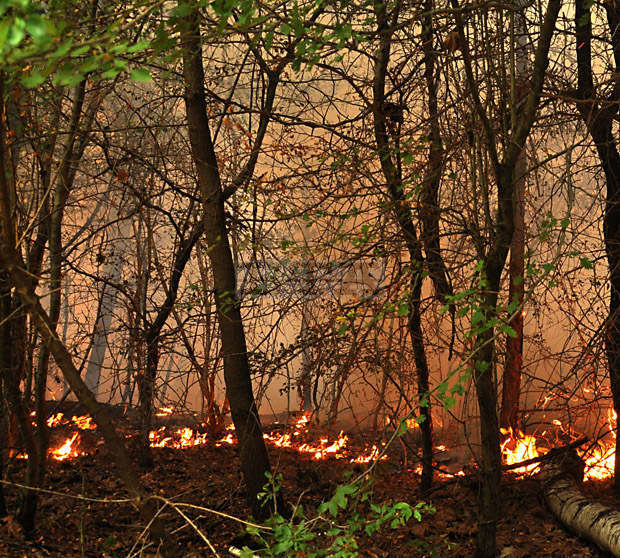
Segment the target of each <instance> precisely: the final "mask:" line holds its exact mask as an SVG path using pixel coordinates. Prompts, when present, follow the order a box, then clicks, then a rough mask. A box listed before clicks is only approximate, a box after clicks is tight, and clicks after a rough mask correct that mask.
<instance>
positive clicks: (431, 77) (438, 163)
mask: <svg viewBox="0 0 620 558" xmlns="http://www.w3.org/2000/svg"><path fill="white" fill-rule="evenodd" d="M434 8H435V2H434V0H425V1H424V12H425V15H424V17H423V21H422V52H423V53H424V77H425V80H426V89H427V93H428V125H429V139H430V143H429V147H428V167H427V171H426V175H425V177H424V182H423V183H422V191H421V194H420V219H421V221H422V231H421V233H420V237H421V239H422V243H423V244H424V252H425V253H426V264H427V267H428V274H429V276H430V278H431V280H432V281H433V285H434V287H435V293H436V296H437V299H438V300H439V301H441V302H444V303H445V302H446V301H447V300H448V298H447V297H450V296H452V295H453V294H454V292H453V290H452V285H451V284H450V281H449V280H448V270H447V269H446V264H445V262H444V260H443V258H442V256H441V243H440V238H439V218H440V215H441V210H440V207H439V187H440V185H441V175H442V172H443V168H444V157H445V152H444V149H443V143H442V139H441V128H440V126H439V104H438V100H437V83H438V74H437V69H438V67H437V66H438V65H437V57H438V54H437V50H436V48H435V46H434V44H433V42H434V35H435V30H434V25H433V10H434ZM449 311H450V317H451V321H452V335H451V341H450V353H451V352H452V350H451V349H452V346H453V343H454V328H455V305H454V304H450V305H449Z"/></svg>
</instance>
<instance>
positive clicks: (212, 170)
mask: <svg viewBox="0 0 620 558" xmlns="http://www.w3.org/2000/svg"><path fill="white" fill-rule="evenodd" d="M188 22H189V23H187V27H186V28H185V29H184V30H183V32H182V42H183V72H184V76H185V106H186V113H187V126H188V131H189V139H190V145H191V152H192V156H193V159H194V164H195V166H196V170H197V173H198V182H199V185H200V190H201V195H202V204H203V212H204V214H203V219H204V238H205V241H206V243H207V245H208V247H209V254H208V255H209V260H210V263H211V269H212V271H213V283H214V291H215V303H216V309H217V316H218V321H219V325H220V334H221V341H222V355H223V359H224V380H225V383H226V392H227V396H228V400H229V402H230V411H231V416H232V420H233V424H234V425H235V432H236V434H237V439H238V443H239V453H240V457H241V469H242V471H243V476H244V479H245V484H246V489H247V497H248V503H249V504H250V506H251V507H252V512H253V514H254V516H255V517H256V518H257V519H263V518H265V517H266V516H267V515H269V513H270V512H271V511H273V510H270V509H269V507H268V506H269V505H271V501H270V502H267V503H264V502H263V503H261V502H260V501H259V499H258V494H259V493H260V492H261V491H262V490H263V486H264V485H265V483H266V482H267V479H266V473H268V472H270V470H271V467H270V465H269V456H268V454H267V448H266V446H265V441H264V439H263V435H262V427H261V423H260V419H259V416H258V409H257V407H256V402H255V400H254V394H253V391H252V380H251V376H250V365H249V361H248V352H247V346H246V340H245V331H244V328H243V321H242V318H241V308H240V303H239V300H238V299H237V288H236V276H235V269H234V263H233V257H232V252H231V249H230V244H229V241H228V230H227V227H226V219H225V209H224V201H225V198H224V192H223V191H222V184H221V179H220V173H219V168H218V164H217V159H216V154H215V148H214V146H213V141H212V139H211V131H210V127H209V117H208V113H207V106H206V97H205V90H204V79H205V76H204V69H203V65H202V43H201V33H200V15H199V13H198V12H197V11H195V12H193V13H192V14H191V16H190V17H189V19H188Z"/></svg>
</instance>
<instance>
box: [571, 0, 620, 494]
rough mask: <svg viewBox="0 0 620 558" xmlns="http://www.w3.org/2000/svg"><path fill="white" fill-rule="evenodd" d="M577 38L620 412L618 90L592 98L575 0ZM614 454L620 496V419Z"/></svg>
mask: <svg viewBox="0 0 620 558" xmlns="http://www.w3.org/2000/svg"><path fill="white" fill-rule="evenodd" d="M605 9H606V11H607V23H608V27H609V33H610V37H611V42H612V47H613V53H614V60H615V65H616V70H617V69H618V68H620V7H619V6H618V5H617V4H616V3H610V4H605ZM575 30H576V33H575V39H576V43H575V44H576V48H577V99H578V101H577V108H578V109H579V112H580V114H581V117H582V119H583V121H584V123H585V125H586V127H587V129H588V133H589V134H590V137H591V138H592V140H593V141H594V144H595V145H596V150H597V152H598V156H599V159H600V161H601V166H602V167H603V172H604V174H605V181H606V183H607V194H606V199H605V210H604V217H603V235H604V238H605V251H606V252H607V262H608V264H609V283H610V291H611V293H610V297H609V314H608V317H607V331H606V337H605V352H606V354H607V364H608V366H609V381H610V384H611V392H612V397H613V404H614V409H615V411H616V413H620V153H618V148H617V144H616V141H615V140H614V137H613V120H614V118H615V116H616V114H617V112H618V100H619V99H620V89H619V88H618V87H617V86H616V87H615V89H614V92H613V93H612V98H611V99H609V100H607V101H606V102H605V103H603V104H602V105H600V106H599V105H598V103H597V102H596V101H595V100H594V80H593V77H592V55H591V43H592V23H591V19H590V4H589V3H588V2H585V1H584V0H577V3H576V6H575ZM616 429H617V430H616V456H615V471H616V474H615V475H614V491H615V493H616V495H617V496H620V475H619V474H618V473H617V471H620V421H617V426H616Z"/></svg>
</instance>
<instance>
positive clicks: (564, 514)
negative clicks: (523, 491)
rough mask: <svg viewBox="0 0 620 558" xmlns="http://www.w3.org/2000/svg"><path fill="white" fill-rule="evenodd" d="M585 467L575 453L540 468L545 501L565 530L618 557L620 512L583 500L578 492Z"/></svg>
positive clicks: (556, 457)
mask: <svg viewBox="0 0 620 558" xmlns="http://www.w3.org/2000/svg"><path fill="white" fill-rule="evenodd" d="M584 468H585V464H584V462H583V460H582V459H581V458H580V457H579V456H578V455H577V452H576V451H575V450H574V449H570V450H567V451H564V452H562V453H559V454H557V455H555V456H554V458H553V459H550V460H546V461H544V462H543V463H542V464H541V469H540V473H539V475H538V478H539V479H540V480H541V481H542V483H543V494H544V497H545V501H546V502H547V505H548V506H549V509H550V510H551V513H552V514H553V515H554V516H555V518H556V519H557V520H558V521H559V522H560V523H562V524H563V525H564V526H565V527H566V528H567V529H569V530H570V531H572V532H574V533H576V534H578V535H579V536H581V537H583V538H584V539H587V540H589V541H592V542H593V543H594V544H596V545H597V546H598V547H599V548H601V549H602V550H604V551H606V552H609V553H611V554H612V555H613V556H617V557H620V511H618V510H615V509H613V508H610V507H608V506H604V505H602V504H600V503H598V502H594V501H592V500H589V499H588V498H586V497H584V496H583V494H582V493H581V492H580V490H579V486H580V485H581V483H582V481H583V472H584Z"/></svg>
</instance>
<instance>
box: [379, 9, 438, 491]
mask: <svg viewBox="0 0 620 558" xmlns="http://www.w3.org/2000/svg"><path fill="white" fill-rule="evenodd" d="M386 10H387V8H386V5H385V4H384V3H383V2H377V3H376V4H375V14H376V17H377V32H378V35H379V52H378V56H377V58H376V62H375V76H374V83H373V116H374V128H375V141H376V143H377V151H378V155H379V159H380V163H381V169H382V171H383V175H384V177H385V180H386V183H387V184H386V186H387V191H388V195H389V197H390V200H391V202H392V206H393V208H392V209H393V212H394V216H395V220H396V222H397V224H398V227H399V229H400V233H401V235H402V238H403V240H404V242H405V245H406V246H407V251H408V253H409V267H410V270H409V272H410V274H411V278H410V280H409V294H408V303H407V305H408V312H409V319H408V323H407V327H408V330H409V336H410V338H411V345H412V348H413V355H414V362H415V367H416V375H417V389H418V397H419V404H420V411H419V416H420V419H421V420H420V432H421V434H422V476H421V479H420V490H421V491H422V492H425V491H427V490H428V489H429V488H430V487H431V484H432V481H433V421H432V415H431V404H430V399H429V395H428V394H429V391H428V390H429V370H428V362H427V359H426V350H425V347H424V336H423V334H422V324H421V317H420V294H421V292H422V277H423V274H422V266H423V263H424V260H423V255H422V245H421V243H420V241H419V239H418V236H417V232H416V228H415V225H414V223H413V216H412V214H411V209H410V207H409V204H408V202H407V200H406V198H405V192H404V184H403V180H402V170H401V164H400V157H401V153H400V146H399V136H400V122H399V120H402V112H401V114H400V118H398V116H397V117H396V118H394V115H388V114H387V113H388V104H387V103H386V100H385V80H386V75H387V70H388V64H389V61H390V50H391V45H392V34H393V33H394V29H395V28H396V24H397V22H398V16H399V9H398V8H395V9H394V11H393V14H392V21H391V22H390V20H389V17H388V13H387V11H386ZM401 110H402V107H401ZM390 135H392V136H393V140H394V144H395V145H394V147H393V148H392V147H391V145H390V139H389V137H390ZM394 158H396V163H395V162H394Z"/></svg>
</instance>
